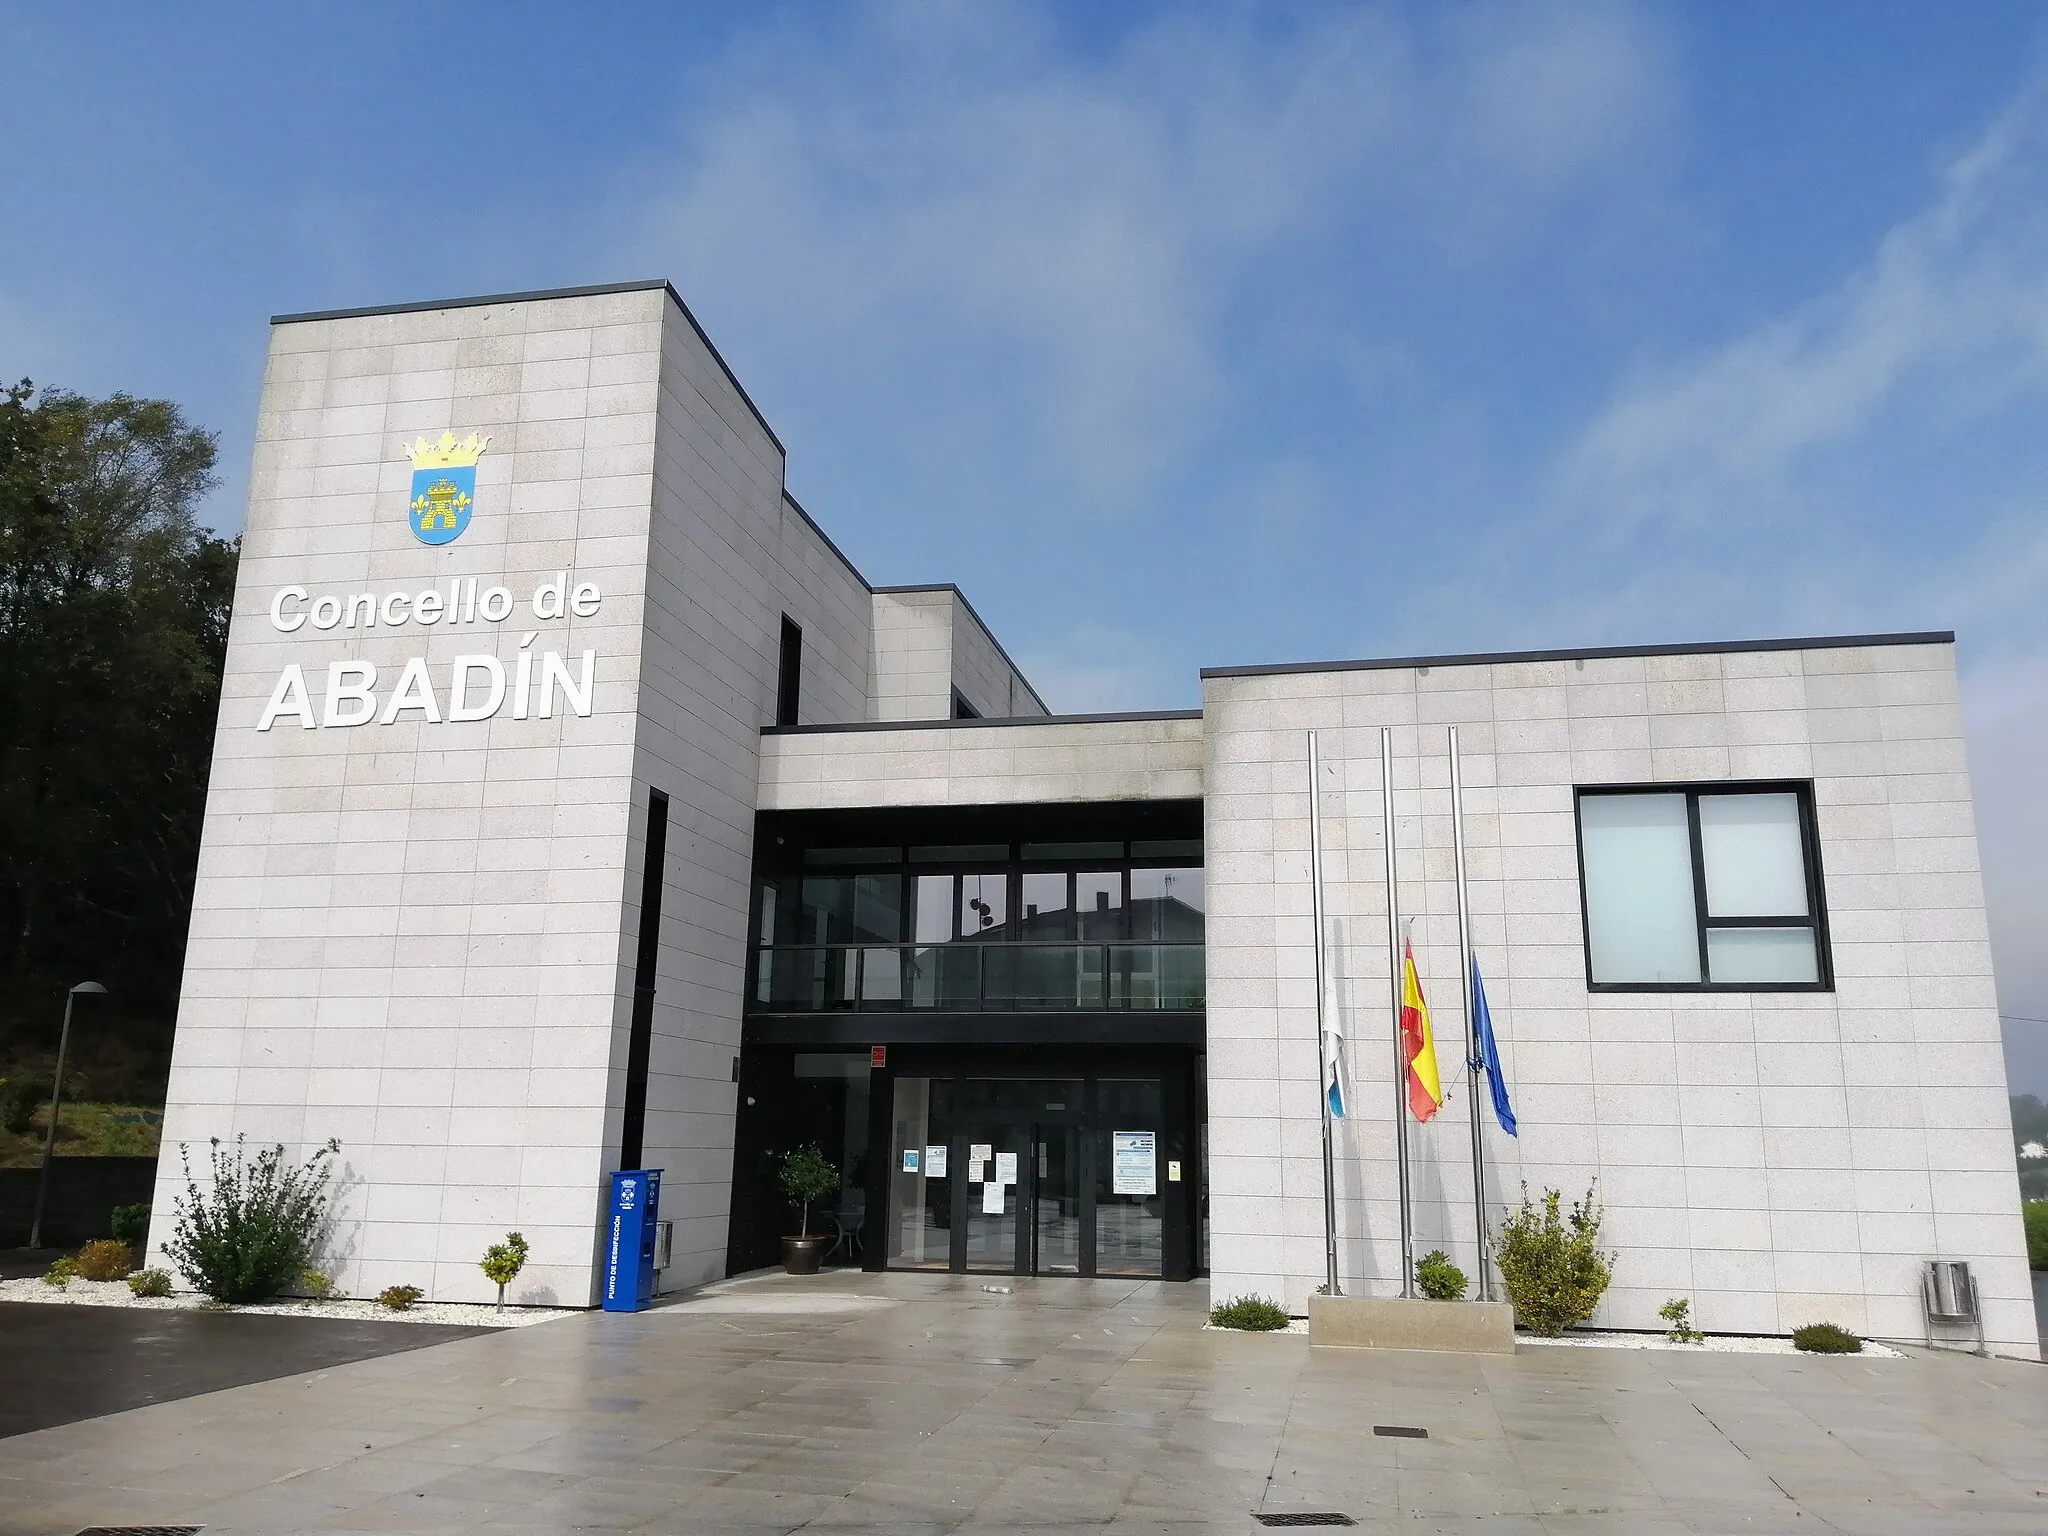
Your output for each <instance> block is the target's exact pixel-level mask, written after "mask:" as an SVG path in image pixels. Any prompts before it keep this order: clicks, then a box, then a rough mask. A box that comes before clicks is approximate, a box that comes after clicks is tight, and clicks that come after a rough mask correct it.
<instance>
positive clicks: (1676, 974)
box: [1579, 795, 1700, 984]
mask: <svg viewBox="0 0 2048 1536" xmlns="http://www.w3.org/2000/svg"><path fill="white" fill-rule="evenodd" d="M1579 832H1580V839H1581V844H1580V846H1581V850H1582V853H1583V855H1584V859H1585V866H1586V935H1587V939H1588V942H1589V944H1590V946H1591V950H1592V979H1593V980H1594V981H1595V982H1610V983H1612V982H1663V983H1667V984H1668V983H1681V984H1682V983H1686V982H1691V983H1694V984H1697V983H1698V982H1699V979H1700V935H1699V914H1698V911H1697V909H1696V907H1695V905H1694V903H1693V896H1692V833H1691V829H1690V828H1689V826H1688V824H1687V819H1686V806H1685V796H1684V795H1587V796H1585V797H1584V798H1582V799H1581V800H1580V801H1579Z"/></svg>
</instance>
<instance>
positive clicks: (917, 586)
mask: <svg viewBox="0 0 2048 1536" xmlns="http://www.w3.org/2000/svg"><path fill="white" fill-rule="evenodd" d="M799 510H801V509H799ZM828 542H829V541H828ZM868 590H869V591H871V592H878V593H880V594H882V595H883V596H884V597H887V596H890V595H891V594H894V593H910V592H950V593H952V594H953V596H954V597H955V598H956V599H957V600H958V601H959V604H960V606H961V607H962V608H965V609H966V610H967V617H969V618H970V619H972V620H974V622H975V623H976V624H977V625H979V626H980V628H981V632H982V633H983V634H984V635H986V636H987V637H988V643H989V644H990V645H992V646H994V647H995V648H996V654H997V655H998V656H1000V657H1002V658H1003V663H1004V665H1006V666H1007V667H1009V669H1010V671H1011V672H1013V673H1014V674H1016V678H1017V681H1018V682H1020V683H1022V684H1023V685H1024V691H1025V692H1026V693H1028V694H1030V695H1031V697H1032V698H1034V699H1036V700H1038V707H1039V708H1040V709H1042V710H1044V711H1045V712H1046V713H1047V714H1048V715H1049V714H1051V713H1052V706H1051V705H1050V704H1048V703H1046V702H1045V699H1044V697H1043V696H1042V695H1041V694H1040V693H1039V691H1038V690H1037V689H1036V688H1034V687H1032V686H1031V679H1030V678H1028V677H1026V676H1025V675H1024V669H1023V668H1022V667H1020V666H1018V665H1017V663H1016V662H1014V661H1012V660H1011V659H1010V653H1009V652H1008V651H1006V650H1004V649H1003V642H1002V641H1000V640H998V639H997V638H996V632H995V631H994V630H992V629H990V628H989V627H988V620H986V619H984V618H983V617H982V616H981V615H980V614H978V613H976V612H975V611H974V604H972V603H970V602H969V601H967V594H966V593H965V592H962V591H961V590H960V589H959V587H957V586H955V585H954V584H953V583H952V582H950V581H931V582H913V583H912V584H911V585H909V586H899V587H870V588H869V589H868ZM956 686H957V685H956ZM1197 713H1199V711H1197ZM1004 718H1006V719H1007V718H1009V717H1007V716H1005V717H1004ZM1018 718H1020V719H1030V718H1031V717H1030V716H1028V715H1025V716H1019V717H1018Z"/></svg>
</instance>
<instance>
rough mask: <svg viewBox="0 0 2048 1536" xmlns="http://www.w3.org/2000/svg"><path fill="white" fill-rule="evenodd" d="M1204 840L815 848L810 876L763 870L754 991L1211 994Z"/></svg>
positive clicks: (935, 1005)
mask: <svg viewBox="0 0 2048 1536" xmlns="http://www.w3.org/2000/svg"><path fill="white" fill-rule="evenodd" d="M1200 846H1201V845H1200V843H1199V841H1194V840H1188V841H1172V842H1167V841H1155V842H1152V843H1144V842H1094V843H1028V842H1027V843H1021V844H973V845H953V846H946V845H929V846H912V847H910V848H908V849H902V848H874V847H851V848H814V849H807V850H805V851H804V853H803V856H802V857H803V861H804V865H805V868H804V871H803V873H802V874H801V875H800V876H799V877H798V878H797V879H795V880H794V881H792V880H790V879H788V878H770V879H763V880H762V881H760V882H759V885H758V895H757V917H756V940H757V942H756V946H755V952H754V978H753V984H752V990H751V993H750V995H751V997H752V999H753V1006H754V1008H755V1010H756V1011H763V1012H799V1013H801V1012H815V1011H820V1010H830V1009H854V1010H859V1009H869V1010H878V1011H884V1012H896V1011H906V1010H907V1011H926V1010H928V1011H940V1012H981V1011H990V1010H996V1011H1044V1010H1063V1011H1079V1012H1095V1011H1102V1010H1122V1009H1135V1010H1142V1011H1148V1012H1151V1011H1161V1010H1167V1011H1179V1012H1186V1011H1192V1010H1199V1009H1201V1008H1202V1007H1203V1006H1204V1004H1205V1002H1206V991H1205V987H1206V968H1205V966H1204V963H1203V948H1202V945H1203V932H1204V926H1205V909H1206V892H1205V886H1204V881H1203V872H1202V865H1201V857H1200ZM863 864H866V865H872V866H882V865H887V866H889V867H887V868H882V867H873V868H868V869H862V868H859V867H858V866H860V865H863ZM949 865H950V866H953V867H951V868H947V867H946V866H949Z"/></svg>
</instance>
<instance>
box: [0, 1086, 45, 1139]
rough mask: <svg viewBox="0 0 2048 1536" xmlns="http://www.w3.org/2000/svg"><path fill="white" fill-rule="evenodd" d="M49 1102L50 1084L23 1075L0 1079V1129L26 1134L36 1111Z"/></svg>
mask: <svg viewBox="0 0 2048 1536" xmlns="http://www.w3.org/2000/svg"><path fill="white" fill-rule="evenodd" d="M49 1102H50V1085H49V1084H48V1083H38V1082H33V1081H31V1080H29V1079H28V1078H24V1077H9V1078H4V1079H0V1129H4V1130H5V1131H6V1132H7V1133H8V1135H10V1136H26V1135H27V1134H28V1133H29V1132H30V1131H31V1130H32V1129H34V1127H35V1121H36V1111H37V1110H39V1109H41V1108H42V1107H43V1106H44V1105H45V1104H47V1103H49Z"/></svg>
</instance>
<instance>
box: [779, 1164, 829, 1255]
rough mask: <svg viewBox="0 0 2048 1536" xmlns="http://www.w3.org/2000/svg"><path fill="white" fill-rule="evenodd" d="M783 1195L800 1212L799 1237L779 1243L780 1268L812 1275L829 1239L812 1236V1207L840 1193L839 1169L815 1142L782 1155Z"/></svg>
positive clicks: (786, 1238) (785, 1239) (827, 1245)
mask: <svg viewBox="0 0 2048 1536" xmlns="http://www.w3.org/2000/svg"><path fill="white" fill-rule="evenodd" d="M782 1192H783V1194H784V1195H786V1196H788V1197H789V1203H790V1204H791V1205H794V1206H796V1207H798V1208H799V1209H800V1210H801V1212H802V1216H801V1218H800V1226H801V1232H800V1235H799V1236H796V1237H785V1238H784V1239H783V1240H782V1267H783V1268H784V1269H785V1270H787V1271H788V1272H789V1273H790V1274H792V1275H815V1274H816V1273H817V1272H818V1264H819V1261H820V1260H822V1259H823V1258H824V1257H825V1250H826V1248H827V1247H829V1246H830V1245H831V1242H832V1239H830V1238H828V1237H824V1236H822V1235H821V1236H818V1237H813V1236H811V1206H812V1204H813V1203H814V1202H816V1201H819V1200H823V1199H824V1198H825V1197H826V1196H827V1195H836V1194H838V1193H839V1170H838V1169H837V1168H834V1167H833V1166H832V1163H831V1160H830V1159H829V1158H827V1157H826V1156H825V1154H824V1152H823V1151H821V1150H820V1149H819V1148H818V1146H817V1144H816V1143H813V1144H812V1145H810V1146H808V1147H798V1148H796V1149H795V1150H794V1151H792V1152H786V1153H784V1154H783V1158H782Z"/></svg>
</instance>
